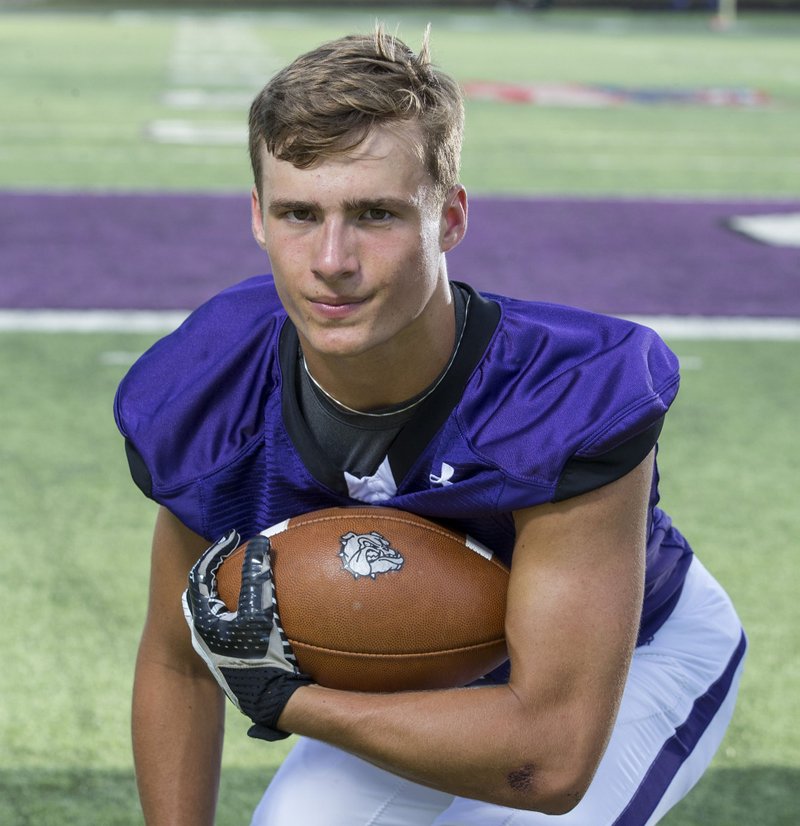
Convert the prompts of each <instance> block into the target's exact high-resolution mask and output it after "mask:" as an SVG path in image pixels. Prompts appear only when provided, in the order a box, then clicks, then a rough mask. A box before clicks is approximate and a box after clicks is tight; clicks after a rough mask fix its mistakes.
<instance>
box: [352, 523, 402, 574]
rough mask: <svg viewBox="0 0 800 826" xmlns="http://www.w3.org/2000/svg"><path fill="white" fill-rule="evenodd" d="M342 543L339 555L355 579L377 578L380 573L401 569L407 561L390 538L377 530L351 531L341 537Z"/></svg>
mask: <svg viewBox="0 0 800 826" xmlns="http://www.w3.org/2000/svg"><path fill="white" fill-rule="evenodd" d="M341 543H342V547H341V550H340V551H339V556H340V557H341V558H342V567H343V568H344V569H345V571H348V572H349V573H351V574H352V575H353V577H354V578H355V579H358V578H359V577H362V576H368V577H372V579H375V577H376V576H377V575H378V574H385V573H386V572H387V571H397V570H399V569H400V568H402V567H403V562H405V560H404V559H403V557H402V556H401V555H400V554H399V553H398V552H397V551H396V550H395V549H394V548H393V547H392V546H391V543H390V542H389V540H388V539H386V537H385V536H382V535H381V534H379V533H378V532H377V531H370V532H369V533H353V532H352V531H350V532H349V533H346V534H344V535H343V536H342V537H341Z"/></svg>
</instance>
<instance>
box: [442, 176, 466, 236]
mask: <svg viewBox="0 0 800 826" xmlns="http://www.w3.org/2000/svg"><path fill="white" fill-rule="evenodd" d="M466 231H467V190H466V189H464V187H463V186H461V184H457V185H456V186H454V187H453V188H452V189H451V190H450V191H449V192H448V193H447V197H446V198H445V201H444V205H443V206H442V222H441V235H440V244H441V247H442V252H449V251H450V250H451V249H453V247H455V246H456V245H457V244H458V243H459V242H460V241H461V239H462V238H463V237H464V235H465V233H466Z"/></svg>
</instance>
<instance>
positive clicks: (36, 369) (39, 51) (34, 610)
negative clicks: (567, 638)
mask: <svg viewBox="0 0 800 826" xmlns="http://www.w3.org/2000/svg"><path fill="white" fill-rule="evenodd" d="M374 16H375V15H374V14H371V13H369V12H358V13H355V14H354V13H348V14H347V15H344V14H339V15H337V14H334V13H333V12H315V13H314V15H313V16H308V17H306V16H304V15H302V14H297V13H294V14H288V13H280V14H278V13H276V14H272V15H267V14H263V15H259V14H254V13H248V14H246V15H234V16H227V17H219V16H215V15H210V14H198V15H192V14H188V13H185V12H184V13H181V14H177V13H171V12H167V11H163V12H160V13H155V14H145V13H142V12H113V13H112V12H109V13H103V14H88V13H82V14H65V13H59V14H50V13H47V12H45V11H37V12H36V13H23V12H19V11H15V12H7V13H3V12H2V11H0V100H2V101H3V103H2V107H3V117H2V118H0V189H4V190H49V189H58V190H64V189H80V190H87V189H88V190H94V191H103V190H132V189H136V190H152V191H158V190H166V189H171V190H199V191H212V190H217V191H219V190H228V191H230V190H241V191H242V192H246V190H247V188H248V187H249V177H248V169H247V159H246V154H245V151H244V146H243V144H239V143H235V142H234V143H225V142H221V143H219V144H216V145H212V144H208V143H205V144H199V145H195V146H189V147H187V146H183V145H176V144H169V143H158V142H156V141H154V140H151V139H149V138H148V137H147V135H148V129H149V128H150V127H151V125H152V124H153V123H154V122H159V121H173V122H174V121H176V120H178V121H190V122H192V123H195V124H199V125H208V124H210V125H212V126H217V127H220V128H221V129H222V130H223V132H224V130H225V129H227V130H228V134H230V131H231V130H233V132H234V133H235V130H236V129H237V128H239V127H240V125H241V122H242V121H243V117H244V115H243V113H242V111H240V110H239V109H236V108H220V107H218V106H212V105H211V104H205V105H203V106H201V107H200V108H187V107H185V106H184V107H179V106H176V105H175V104H174V103H168V102H166V99H165V98H164V95H165V94H166V93H167V92H170V91H174V90H175V89H177V88H183V89H187V88H190V86H191V85H192V84H190V83H189V80H190V79H191V78H195V79H197V78H201V77H203V73H204V72H205V73H206V75H205V77H206V80H205V82H204V83H201V84H197V85H201V86H203V88H204V89H205V90H206V91H209V90H211V91H214V90H215V89H216V91H217V92H226V93H231V94H233V93H237V94H238V93H241V92H244V91H247V92H248V93H249V92H250V91H252V90H254V88H256V87H255V86H254V84H253V81H254V74H257V73H258V72H262V73H263V72H268V71H270V67H275V66H277V65H278V64H280V63H282V62H283V61H284V60H287V59H290V58H291V57H292V56H293V55H294V54H295V53H296V52H297V51H298V50H300V49H304V48H307V47H311V46H313V45H314V44H316V43H317V42H318V41H319V40H321V39H327V38H329V37H333V36H336V35H338V34H340V33H343V32H344V31H348V30H351V29H361V30H364V29H367V28H369V27H370V25H371V20H372V19H373V18H374ZM383 16H384V17H385V18H386V19H387V22H388V23H390V24H391V25H393V21H394V20H397V21H399V22H400V33H401V34H402V35H403V36H406V37H407V38H408V39H409V40H410V41H411V42H412V44H416V43H418V41H419V33H420V32H421V29H422V27H423V25H424V22H425V21H426V20H427V19H429V18H430V19H432V20H433V24H434V35H433V37H434V39H433V45H434V53H435V56H436V57H437V59H438V61H439V62H441V63H442V64H443V65H444V66H446V67H447V68H449V69H451V70H452V71H453V72H454V73H455V74H456V76H457V77H458V78H459V79H460V80H462V81H466V80H469V79H473V78H475V79H489V80H504V81H509V82H511V81H531V80H539V81H544V80H547V81H552V82H555V81H561V82H565V81H583V82H590V81H591V82H605V83H609V84H611V83H624V84H628V85H637V84H638V85H642V86H648V87H657V86H684V85H706V86H723V85H724V86H747V87H751V88H754V89H759V90H763V91H765V92H766V93H768V94H769V95H770V96H771V98H772V101H773V102H772V105H771V106H770V107H768V108H766V109H698V108H692V107H678V106H670V107H649V108H643V107H630V108H624V109H621V110H618V111H616V112H611V111H607V110H596V109H566V108H556V107H554V108H541V107H524V106H519V107H512V106H507V105H501V104H495V103H476V102H472V103H470V105H469V111H468V118H469V120H468V124H469V127H468V133H467V140H466V148H465V163H464V179H465V182H466V183H467V184H468V186H469V187H470V188H471V189H473V190H474V191H478V192H503V193H512V192H519V193H586V194H598V193H608V194H623V195H624V194H637V195H653V196H665V195H670V194H681V195H689V196H696V197H702V196H711V195H731V196H741V195H748V196H760V197H793V198H796V197H798V195H800V159H799V157H798V154H797V146H798V141H797V136H798V134H800V68H798V66H800V64H798V61H797V43H798V35H800V18H796V17H789V16H772V17H759V18H755V17H754V18H748V17H746V16H745V17H744V18H743V19H742V21H741V24H740V26H739V27H738V28H737V29H735V30H734V31H732V32H729V33H726V34H722V35H718V34H714V33H712V32H711V31H710V30H709V28H708V26H707V21H706V20H705V19H704V18H702V16H690V17H685V18H684V17H679V16H669V15H665V16H657V15H656V16H645V17H635V16H633V17H630V16H626V15H621V14H618V13H614V14H612V13H608V14H603V13H600V14H593V15H588V14H548V15H535V16H531V15H523V14H519V13H511V12H507V11H506V12H500V13H497V14H478V13H470V14H458V15H456V14H451V13H444V12H436V13H432V12H431V13H428V12H425V13H422V12H420V13H411V12H406V13H404V14H402V15H400V14H392V15H389V14H384V15H383ZM220 33H222V34H220ZM222 35H224V37H227V38H229V40H228V41H225V40H224V37H223V36H222ZM215 36H217V38H218V39H220V41H221V42H229V43H230V54H231V55H238V57H237V58H236V60H234V59H233V57H231V59H230V60H229V61H228V63H227V68H226V69H225V72H227V73H228V74H223V76H222V78H221V79H220V77H219V69H217V70H214V68H213V66H204V65H203V64H202V62H201V61H199V60H198V59H197V58H198V54H200V53H201V52H202V48H201V47H202V44H203V43H205V44H206V45H208V44H209V43H211V42H213V39H214V37H215ZM248 43H249V44H250V45H249V46H247V45H246V44H248ZM243 44H244V45H243ZM237 61H238V62H237ZM234 64H235V65H234ZM215 71H216V74H215ZM213 77H217V79H218V81H219V82H218V85H217V86H216V87H214V86H213V84H212V82H211V78H213ZM234 96H235V95H234ZM216 100H217V102H218V103H219V100H220V98H219V97H217V98H216ZM237 124H238V125H239V126H237ZM219 134H222V133H219ZM46 231H47V228H46V227H43V228H42V232H46ZM1 277H2V274H1V273H0V278H1ZM152 338H153V336H143V335H133V334H124V333H117V334H110V333H104V334H85V335H80V334H66V333H57V334H50V335H42V334H36V333H13V332H0V376H2V404H0V432H2V433H3V439H2V441H1V442H0V492H2V495H0V530H2V533H3V536H4V540H3V563H4V564H3V570H4V572H5V582H6V590H7V597H6V599H5V601H4V604H5V605H6V609H5V614H6V619H5V622H4V633H3V635H2V638H0V639H2V643H0V652H1V653H2V658H3V666H2V667H1V668H0V698H2V702H0V743H2V747H0V824H3V826H5V825H6V824H8V826H50V825H51V824H53V825H54V826H55V824H58V826H62V825H63V824H81V826H133V824H138V823H140V822H141V818H140V815H139V810H138V803H137V800H136V793H135V786H134V781H133V771H132V761H131V756H130V746H129V734H128V726H129V722H128V716H129V694H130V682H131V675H132V667H133V657H134V652H135V647H136V643H137V638H138V634H139V629H140V626H141V621H142V619H143V615H144V609H145V593H146V582H147V568H148V559H147V548H148V545H149V537H150V532H151V525H152V518H153V513H154V509H153V506H152V505H151V504H150V503H148V502H147V501H145V500H144V499H143V497H141V496H140V495H139V494H138V492H137V491H136V490H135V488H134V487H133V485H132V483H131V482H130V480H129V477H128V473H127V468H126V466H125V462H124V457H123V453H122V446H121V440H120V438H119V437H118V435H117V434H116V431H115V429H114V425H113V420H112V417H111V403H112V397H113V393H114V389H115V387H116V384H117V382H118V381H119V379H120V377H121V376H122V374H123V372H124V370H125V369H126V365H127V364H128V363H129V362H130V361H131V360H132V359H133V358H134V357H135V355H136V354H138V353H140V352H141V351H142V350H143V349H144V348H145V347H146V346H147V345H148V344H149V343H150V342H151V341H152ZM672 343H673V345H674V347H675V349H676V351H677V353H678V354H679V356H680V357H681V359H682V360H683V361H684V363H685V365H686V370H685V372H684V380H683V387H682V391H681V394H680V397H679V401H678V402H677V404H676V406H675V408H674V411H673V413H672V414H671V415H670V417H669V419H668V423H667V426H666V429H665V432H664V435H663V437H662V442H661V454H660V463H661V467H662V473H663V476H664V479H665V481H664V484H663V487H662V494H663V503H664V505H665V507H666V509H667V510H668V511H669V512H670V513H671V514H672V515H673V517H674V518H675V520H676V522H677V523H678V524H679V526H680V527H681V529H682V530H683V531H684V532H686V533H687V534H688V535H689V536H690V537H691V538H692V540H693V543H694V544H695V546H696V548H697V550H698V552H699V553H700V555H701V556H702V558H703V560H704V562H705V564H706V565H707V566H708V567H709V568H710V569H711V570H712V571H713V572H714V573H715V574H716V575H718V576H719V578H720V579H721V580H722V581H723V582H724V583H725V585H726V586H727V587H728V589H729V590H730V592H731V593H732V595H733V597H734V599H735V601H736V603H737V605H738V607H739V610H740V613H741V615H742V618H743V620H744V622H745V625H746V627H747V630H748V633H749V636H750V642H751V651H750V658H749V662H748V667H747V670H746V673H745V677H744V682H743V686H742V697H741V701H740V704H739V707H738V710H737V713H736V716H735V718H734V722H733V725H732V728H731V730H730V732H729V734H728V736H727V738H726V740H725V742H724V743H723V746H722V749H721V751H720V753H719V754H718V756H717V758H716V759H715V762H714V764H713V766H712V768H711V770H710V771H709V773H708V774H707V775H706V777H705V778H704V779H703V781H702V782H701V784H700V785H699V786H698V788H697V789H696V790H695V792H693V794H692V795H690V796H689V798H687V799H686V800H685V801H684V802H683V803H681V804H680V805H679V806H678V807H677V808H676V809H675V810H674V811H673V813H671V814H670V815H669V817H668V818H667V819H666V820H665V821H663V822H664V823H665V824H666V825H667V826H796V824H797V823H798V820H799V818H798V797H797V788H798V784H799V783H800V737H798V734H797V720H798V719H800V713H799V712H800V709H799V708H798V706H799V705H800V699H798V698H800V690H799V689H800V662H799V661H798V658H797V652H798V650H800V639H799V638H798V631H797V629H798V626H800V622H798V620H800V616H798V608H797V593H798V584H799V583H798V574H797V570H798V567H797V553H796V552H797V550H798V536H799V535H800V509H798V507H797V504H796V502H795V497H796V491H797V488H798V484H797V482H798V475H797V466H798V455H797V448H796V444H797V437H796V430H797V421H798V420H800V402H799V401H798V393H797V388H798V386H800V342H797V341H789V342H752V341H751V342H724V341H699V340H698V341H684V340H680V341H675V342H672ZM245 728H246V726H245V721H244V720H243V718H241V717H240V716H239V715H237V714H233V713H231V715H230V716H229V731H230V733H229V737H228V740H227V744H226V753H225V758H224V760H225V771H224V777H223V787H222V795H221V802H220V814H219V819H218V823H219V824H220V826H235V825H236V824H243V823H247V822H249V821H248V818H249V814H250V811H251V810H252V807H253V805H254V804H255V802H256V801H257V799H258V798H259V796H260V793H261V790H262V788H263V786H264V784H265V783H266V781H267V780H268V778H269V776H270V775H271V773H272V772H273V771H274V769H275V767H276V766H277V765H278V764H279V762H280V760H281V758H282V756H283V754H284V753H285V748H287V746H286V745H285V744H271V745H267V744H265V743H262V742H254V741H251V740H249V739H248V738H246V737H245V736H244V731H245ZM301 826H305V824H303V825H301Z"/></svg>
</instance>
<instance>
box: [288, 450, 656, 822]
mask: <svg viewBox="0 0 800 826" xmlns="http://www.w3.org/2000/svg"><path fill="white" fill-rule="evenodd" d="M652 471H653V458H652V455H651V456H648V457H647V458H646V459H645V460H644V461H643V462H642V463H641V464H640V465H639V466H638V467H636V468H635V469H634V470H633V471H631V472H630V473H628V474H627V475H626V476H623V477H622V478H621V479H618V480H616V481H614V482H612V483H610V484H607V485H605V486H603V487H601V488H598V489H596V490H594V491H591V492H589V493H586V494H582V495H580V496H576V497H574V498H573V499H569V500H567V501H564V502H559V503H555V504H548V505H543V506H537V507H535V508H530V509H528V510H523V511H520V512H518V513H517V514H515V518H516V523H517V543H516V548H515V552H514V562H513V566H512V571H511V578H510V583H509V593H508V608H507V617H506V637H507V641H508V646H509V654H510V658H511V680H510V682H509V684H508V685H507V686H493V687H487V688H477V689H475V688H464V689H453V690H444V691H430V692H408V693H400V694H360V693H354V692H342V691H335V690H331V689H326V688H322V687H320V686H316V685H312V686H307V687H303V688H301V689H299V690H298V691H296V692H295V693H294V694H293V695H292V698H291V699H290V700H289V702H288V704H287V705H286V707H285V709H284V711H283V713H282V715H281V717H280V719H279V727H280V728H281V729H284V730H286V731H292V732H296V733H298V734H304V735H308V736H310V737H314V738H317V739H320V740H324V741H327V742H329V743H332V744H334V745H336V746H339V747H341V748H343V749H345V750H347V751H350V752H353V753H355V754H357V755H359V756H361V757H363V758H364V759H366V760H368V761H370V762H372V763H375V764H376V765H379V766H382V767H383V768H386V769H388V770H390V771H393V772H395V773H397V774H400V775H403V776H405V777H407V778H409V779H411V780H414V781H416V782H419V783H422V784H424V785H429V786H433V787H435V788H438V789H441V790H443V791H446V792H450V793H452V794H456V795H462V796H466V797H472V798H477V799H482V800H486V801H490V802H494V803H498V804H501V805H505V806H511V807H514V808H523V809H533V810H539V811H544V812H548V813H552V814H559V813H563V812H566V811H569V810H570V809H571V808H573V807H574V806H575V805H576V804H577V803H578V801H579V800H580V799H581V797H582V796H583V794H584V792H585V790H586V789H587V788H588V786H589V783H590V782H591V779H592V777H593V775H594V772H595V770H596V768H597V765H598V763H599V761H600V758H601V757H602V755H603V752H604V750H605V747H606V744H607V742H608V738H609V736H610V734H611V730H612V728H613V725H614V721H615V718H616V713H617V710H618V707H619V702H620V699H621V696H622V691H623V687H624V684H625V679H626V675H627V672H628V667H629V665H630V660H631V656H632V652H633V649H634V646H635V642H636V637H637V633H638V628H639V619H640V612H641V605H642V592H643V583H644V554H645V542H646V523H647V503H648V496H649V493H650V486H651V482H652Z"/></svg>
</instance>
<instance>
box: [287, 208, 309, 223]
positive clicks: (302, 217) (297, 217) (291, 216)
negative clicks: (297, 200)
mask: <svg viewBox="0 0 800 826" xmlns="http://www.w3.org/2000/svg"><path fill="white" fill-rule="evenodd" d="M284 218H286V220H287V221H291V222H292V223H295V224H303V223H305V222H306V221H311V220H313V218H314V214H313V213H312V212H311V210H310V209H292V210H290V211H289V212H285V213H284Z"/></svg>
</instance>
